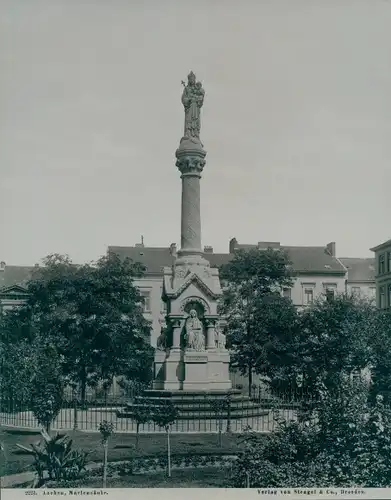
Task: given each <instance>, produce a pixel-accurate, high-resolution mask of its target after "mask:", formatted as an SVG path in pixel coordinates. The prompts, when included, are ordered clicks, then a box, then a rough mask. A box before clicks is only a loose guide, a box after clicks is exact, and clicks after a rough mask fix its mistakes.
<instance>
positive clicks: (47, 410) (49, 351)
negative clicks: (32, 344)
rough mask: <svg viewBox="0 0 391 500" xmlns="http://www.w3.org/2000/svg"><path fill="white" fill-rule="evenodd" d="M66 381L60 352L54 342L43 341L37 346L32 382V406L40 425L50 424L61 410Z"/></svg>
mask: <svg viewBox="0 0 391 500" xmlns="http://www.w3.org/2000/svg"><path fill="white" fill-rule="evenodd" d="M63 393H64V382H63V379H62V376H61V365H60V359H59V355H58V352H57V350H56V348H55V346H54V345H53V344H51V343H50V342H47V341H46V342H45V341H44V340H43V341H42V344H40V345H38V346H36V359H35V368H34V375H33V377H32V382H31V393H30V400H31V403H30V406H31V409H32V411H33V414H34V416H35V417H36V419H37V420H38V423H39V424H40V425H43V426H44V427H45V430H46V432H49V430H50V424H51V423H52V422H53V420H54V419H55V418H56V417H57V415H58V414H59V412H60V410H61V406H62V402H63Z"/></svg>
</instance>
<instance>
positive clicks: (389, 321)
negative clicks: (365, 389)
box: [369, 310, 391, 404]
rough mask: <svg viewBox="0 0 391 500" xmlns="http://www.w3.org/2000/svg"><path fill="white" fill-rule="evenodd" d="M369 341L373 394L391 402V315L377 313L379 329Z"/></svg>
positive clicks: (386, 312)
mask: <svg viewBox="0 0 391 500" xmlns="http://www.w3.org/2000/svg"><path fill="white" fill-rule="evenodd" d="M373 333H374V334H372V336H371V337H370V339H369V341H370V343H371V348H372V356H373V357H372V362H371V380H372V386H371V393H372V397H373V398H375V397H376V395H377V394H382V395H383V397H384V399H385V401H386V402H387V403H388V404H389V403H390V402H391V313H390V311H387V310H386V311H385V310H379V311H378V312H377V327H376V330H375V331H374V332H373Z"/></svg>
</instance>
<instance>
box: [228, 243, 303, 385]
mask: <svg viewBox="0 0 391 500" xmlns="http://www.w3.org/2000/svg"><path fill="white" fill-rule="evenodd" d="M220 276H221V279H222V281H223V282H226V283H227V286H226V287H225V290H224V293H223V298H222V303H221V307H220V312H221V314H222V315H223V316H224V317H225V319H226V321H227V327H226V331H227V334H228V335H227V340H228V344H229V346H230V348H231V349H232V355H231V363H232V365H233V366H234V367H236V368H238V369H239V371H240V372H241V373H242V374H243V375H248V376H249V390H250V392H251V386H252V374H253V372H254V371H255V372H256V373H260V374H264V375H265V376H269V375H270V374H273V373H275V369H274V368H273V367H272V365H274V364H275V363H276V361H278V362H279V363H280V364H281V363H282V360H280V359H279V357H283V356H288V351H287V350H285V351H281V349H280V347H279V345H280V344H281V343H282V342H285V343H288V344H289V342H291V340H290V339H291V338H292V337H293V336H294V335H295V331H296V325H297V320H296V318H297V314H296V309H295V308H294V306H293V304H292V302H291V301H290V300H289V299H286V298H284V297H282V296H281V292H282V289H283V288H290V287H291V286H292V284H293V280H292V270H291V263H290V261H289V259H288V256H287V255H286V254H285V253H284V252H283V251H280V250H273V249H270V248H269V249H267V250H260V249H252V250H249V251H243V250H239V251H238V252H236V253H235V256H234V258H233V259H232V260H231V261H230V262H229V263H228V264H226V265H224V266H222V268H221V271H220ZM283 339H285V340H283ZM283 352H284V354H283Z"/></svg>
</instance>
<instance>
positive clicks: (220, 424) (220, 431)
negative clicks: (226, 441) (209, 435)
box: [219, 419, 223, 448]
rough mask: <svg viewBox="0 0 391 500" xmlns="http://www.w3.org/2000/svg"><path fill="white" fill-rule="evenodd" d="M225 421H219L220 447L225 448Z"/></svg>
mask: <svg viewBox="0 0 391 500" xmlns="http://www.w3.org/2000/svg"><path fill="white" fill-rule="evenodd" d="M222 433H223V421H222V420H221V419H220V420H219V447H220V448H222V447H223V434H222Z"/></svg>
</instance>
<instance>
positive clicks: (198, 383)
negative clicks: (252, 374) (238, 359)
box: [153, 350, 232, 391]
mask: <svg viewBox="0 0 391 500" xmlns="http://www.w3.org/2000/svg"><path fill="white" fill-rule="evenodd" d="M231 387H232V382H231V380H230V378H229V353H228V352H227V351H225V352H224V351H222V352H217V351H216V352H213V351H200V352H199V351H183V350H167V351H156V353H155V362H154V383H153V388H154V389H155V390H169V391H181V390H182V391H215V390H219V391H229V390H230V389H231Z"/></svg>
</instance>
